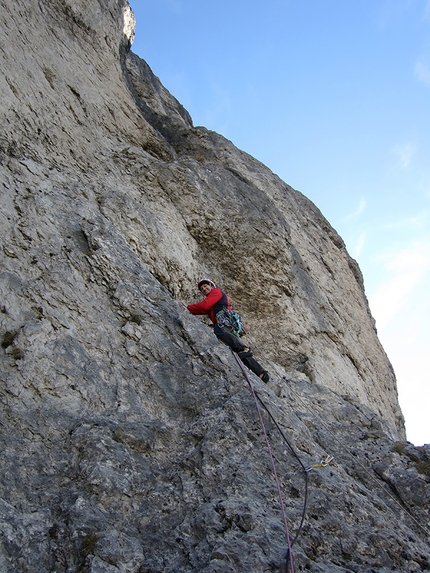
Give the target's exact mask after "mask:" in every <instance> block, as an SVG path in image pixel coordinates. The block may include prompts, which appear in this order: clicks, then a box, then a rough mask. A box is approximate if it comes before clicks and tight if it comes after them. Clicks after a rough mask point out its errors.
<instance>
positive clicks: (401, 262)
mask: <svg viewBox="0 0 430 573" xmlns="http://www.w3.org/2000/svg"><path fill="white" fill-rule="evenodd" d="M130 4H131V7H132V9H133V11H134V13H135V16H136V20H137V25H136V37H135V41H134V44H133V48H132V49H133V51H134V52H135V53H137V54H138V55H140V56H141V57H142V58H143V59H145V60H146V62H147V63H148V64H149V65H150V66H151V68H152V70H153V72H154V73H155V75H157V76H158V77H159V78H160V80H161V81H162V83H163V84H164V86H165V87H166V88H167V89H168V90H169V91H170V92H171V93H172V94H173V95H174V96H175V97H176V98H177V99H178V100H179V101H180V102H181V103H182V104H183V105H184V107H185V108H186V109H187V110H188V112H189V113H190V114H191V116H192V118H193V121H194V125H203V126H205V127H207V128H208V129H212V130H214V131H216V132H218V133H220V134H222V135H224V136H225V137H227V138H228V139H230V140H231V141H232V142H233V143H234V144H235V145H236V146H237V147H239V148H240V149H243V150H244V151H246V152H247V153H249V154H251V155H252V156H254V157H255V158H256V159H258V160H260V161H262V162H263V163H265V164H266V165H267V166H268V167H269V168H270V169H271V170H272V171H273V172H275V173H276V174H277V175H279V176H280V177H281V179H283V180H284V181H285V182H286V183H288V184H289V185H291V186H292V187H293V188H295V189H297V190H299V191H301V192H302V193H304V194H305V195H306V196H307V197H309V199H311V200H312V201H313V202H314V203H315V204H316V205H317V206H318V207H319V208H320V209H321V211H322V213H323V214H324V215H325V217H326V218H327V219H328V220H329V222H330V223H331V224H332V225H333V227H334V228H335V229H336V230H337V231H338V232H339V234H340V235H341V236H342V238H343V239H344V241H345V242H346V245H347V248H348V251H349V253H350V254H351V256H353V257H354V258H355V259H357V261H358V263H359V265H360V268H361V270H362V272H363V275H364V281H365V287H366V294H367V297H368V298H369V302H370V306H371V310H372V313H373V316H374V317H375V319H376V325H377V328H378V334H379V338H380V340H381V342H382V344H383V346H384V348H385V350H386V352H387V354H388V356H389V358H390V360H391V362H392V364H393V366H394V369H395V372H396V375H397V381H398V390H399V397H400V404H401V407H402V410H403V413H404V415H405V418H406V430H407V436H408V439H409V440H410V441H411V442H413V443H414V444H416V445H422V444H423V443H430V422H429V420H430V416H429V413H428V410H429V404H430V374H429V372H430V368H429V366H428V364H427V358H428V355H429V351H430V297H429V293H430V105H429V104H430V0H325V1H324V2H322V1H321V0H266V1H265V2H262V1H261V0H258V1H257V0H234V1H231V0H228V1H227V0H218V1H217V2H216V3H214V2H204V1H202V0H132V1H131V2H130Z"/></svg>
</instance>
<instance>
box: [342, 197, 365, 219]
mask: <svg viewBox="0 0 430 573" xmlns="http://www.w3.org/2000/svg"><path fill="white" fill-rule="evenodd" d="M365 210H366V199H364V198H363V197H362V198H361V199H360V203H359V205H358V207H357V209H355V211H353V212H352V213H349V214H348V215H346V217H344V218H343V219H342V222H345V221H349V220H350V219H355V218H357V217H359V216H360V215H361V214H362V213H363V212H364V211H365Z"/></svg>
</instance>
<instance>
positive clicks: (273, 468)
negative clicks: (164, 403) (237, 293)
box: [233, 352, 294, 573]
mask: <svg viewBox="0 0 430 573" xmlns="http://www.w3.org/2000/svg"><path fill="white" fill-rule="evenodd" d="M233 354H234V357H235V358H236V362H237V363H238V364H239V366H240V369H241V370H242V372H243V375H244V376H245V378H246V381H247V382H248V384H249V387H250V388H251V392H252V395H253V397H254V402H255V407H256V408H257V412H258V417H259V418H260V424H261V427H262V429H263V433H264V439H265V440H266V445H267V449H268V452H269V457H270V462H271V464H272V470H273V475H274V478H275V482H276V487H277V489H278V496H279V503H280V505H281V511H282V518H283V520H284V526H285V536H286V538H287V543H288V557H289V560H290V568H291V569H290V570H291V573H294V563H293V553H292V551H291V542H290V533H289V530H288V524H287V516H286V514H285V506H284V500H283V499H282V492H281V485H280V483H279V479H278V474H277V472H276V466H275V460H274V459H273V455H272V448H271V447H270V443H269V438H268V436H267V432H266V426H265V425H264V421H263V416H262V414H261V409H260V406H259V404H258V400H257V395H256V394H255V390H254V387H253V385H252V383H251V380H250V379H249V376H248V373H247V371H246V370H245V368H244V366H243V365H242V362H241V360H240V358H239V357H238V356H237V354H236V353H235V352H233Z"/></svg>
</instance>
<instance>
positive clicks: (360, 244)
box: [354, 232, 366, 259]
mask: <svg viewBox="0 0 430 573" xmlns="http://www.w3.org/2000/svg"><path fill="white" fill-rule="evenodd" d="M365 242H366V233H365V232H363V233H361V234H360V236H359V237H358V240H357V243H356V245H355V249H354V257H355V258H356V259H359V258H360V255H361V253H362V251H363V248H364V244H365Z"/></svg>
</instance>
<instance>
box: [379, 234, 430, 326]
mask: <svg viewBox="0 0 430 573" xmlns="http://www.w3.org/2000/svg"><path fill="white" fill-rule="evenodd" d="M385 269H386V271H387V272H388V273H389V274H390V275H391V276H392V278H390V279H389V280H387V281H386V282H384V283H383V284H381V285H380V287H379V288H378V289H377V291H376V292H375V294H374V295H373V296H371V297H370V300H369V302H370V307H371V309H372V314H373V316H374V317H375V320H376V325H377V327H378V329H381V330H383V329H385V328H387V326H388V325H389V324H391V323H392V321H393V320H394V318H395V317H396V316H397V315H398V314H399V312H400V311H401V310H402V308H403V307H404V306H405V304H407V303H408V302H409V301H410V300H411V297H412V296H413V293H412V291H413V290H414V289H415V288H416V287H417V286H418V285H419V283H420V282H421V281H422V280H423V279H424V276H425V275H426V273H427V272H428V271H429V269H430V245H429V244H428V243H422V244H416V245H413V246H411V247H410V248H408V249H404V250H402V251H401V252H399V253H397V254H395V255H394V256H392V257H391V258H390V259H389V260H388V261H387V262H386V264H385Z"/></svg>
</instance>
